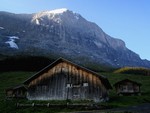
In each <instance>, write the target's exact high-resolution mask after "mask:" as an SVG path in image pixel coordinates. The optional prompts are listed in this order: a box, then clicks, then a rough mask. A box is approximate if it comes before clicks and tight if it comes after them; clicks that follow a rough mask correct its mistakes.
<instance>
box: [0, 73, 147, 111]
mask: <svg viewBox="0 0 150 113" xmlns="http://www.w3.org/2000/svg"><path fill="white" fill-rule="evenodd" d="M33 74H34V72H5V73H0V113H31V112H35V113H56V112H62V111H63V112H67V111H71V110H69V109H66V108H63V109H53V108H44V109H43V108H37V107H33V108H32V107H29V108H24V109H18V108H16V103H17V102H24V103H32V101H28V100H6V99H5V89H6V88H8V87H11V86H15V85H18V84H20V83H22V82H23V81H24V80H26V79H27V78H28V77H30V76H31V75H33ZM101 74H103V75H105V76H107V78H108V79H109V81H110V83H111V85H112V86H113V84H114V83H115V82H118V81H120V80H122V79H125V78H128V79H131V80H134V81H137V82H139V83H141V84H142V86H141V91H142V95H141V96H117V95H116V93H115V89H114V88H113V90H110V93H109V97H110V101H109V102H103V103H100V104H101V105H106V106H110V107H125V106H130V105H137V104H141V103H148V102H150V83H149V82H150V76H143V75H132V74H116V73H101ZM49 102H51V103H54V104H55V103H56V104H64V103H65V102H64V101H49ZM38 103H44V102H43V101H39V102H38ZM46 103H47V102H46ZM77 103H81V101H79V102H77Z"/></svg>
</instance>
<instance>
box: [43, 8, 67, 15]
mask: <svg viewBox="0 0 150 113" xmlns="http://www.w3.org/2000/svg"><path fill="white" fill-rule="evenodd" d="M67 10H68V9H67V8H61V9H55V10H51V11H45V13H52V14H61V13H64V12H66V11H67Z"/></svg>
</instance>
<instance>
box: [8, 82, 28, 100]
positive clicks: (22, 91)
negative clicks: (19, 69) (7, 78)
mask: <svg viewBox="0 0 150 113" xmlns="http://www.w3.org/2000/svg"><path fill="white" fill-rule="evenodd" d="M26 92H27V89H26V87H25V86H24V85H18V86H15V87H11V88H8V89H6V90H5V93H6V97H7V98H25V97H26Z"/></svg>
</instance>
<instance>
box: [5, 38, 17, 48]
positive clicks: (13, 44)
mask: <svg viewBox="0 0 150 113" xmlns="http://www.w3.org/2000/svg"><path fill="white" fill-rule="evenodd" d="M8 38H9V40H8V41H6V42H5V43H6V44H9V46H10V47H11V48H14V49H19V47H18V45H17V44H16V43H15V41H16V40H18V39H19V37H17V36H9V37H8Z"/></svg>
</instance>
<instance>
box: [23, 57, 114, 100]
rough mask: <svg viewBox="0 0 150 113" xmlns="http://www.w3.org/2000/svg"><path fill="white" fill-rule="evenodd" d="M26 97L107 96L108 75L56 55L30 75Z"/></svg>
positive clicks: (42, 98) (96, 98)
mask: <svg viewBox="0 0 150 113" xmlns="http://www.w3.org/2000/svg"><path fill="white" fill-rule="evenodd" d="M24 84H25V85H26V86H27V98H28V99H29V100H67V99H71V100H93V101H96V102H100V101H106V100H108V91H109V89H112V87H111V85H110V83H109V81H108V79H107V78H106V77H104V76H102V75H99V74H97V73H96V72H93V71H91V70H89V69H86V68H84V67H82V66H79V65H77V64H74V63H72V62H70V61H68V60H66V59H63V58H59V59H58V60H56V61H55V62H54V63H52V64H50V65H48V66H47V67H45V68H44V69H42V70H41V71H39V72H38V73H36V74H35V75H33V76H32V77H30V78H29V79H27V80H26V81H25V82H24Z"/></svg>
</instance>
